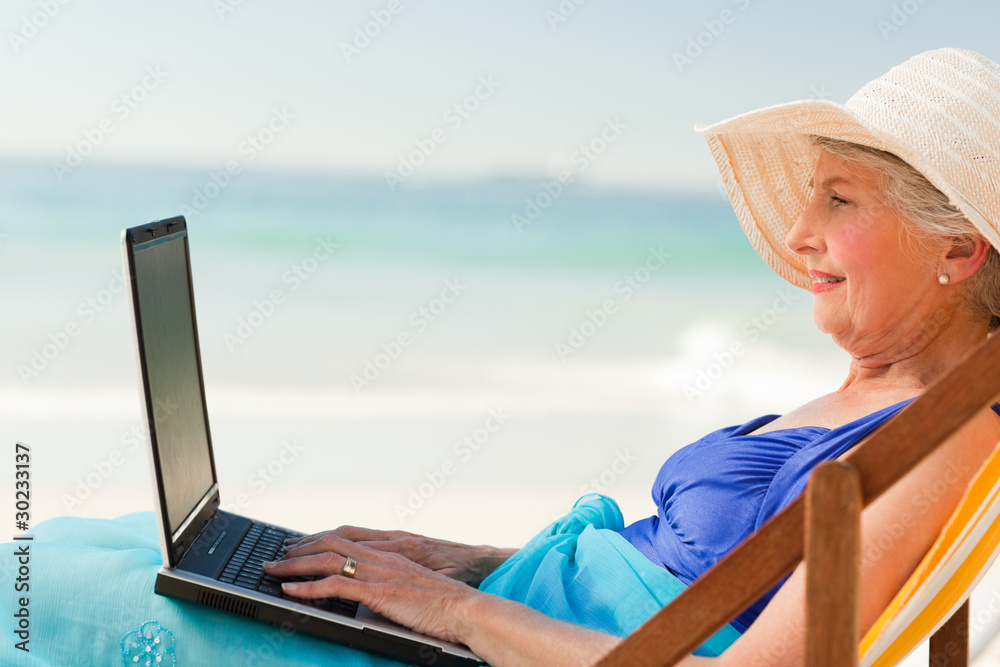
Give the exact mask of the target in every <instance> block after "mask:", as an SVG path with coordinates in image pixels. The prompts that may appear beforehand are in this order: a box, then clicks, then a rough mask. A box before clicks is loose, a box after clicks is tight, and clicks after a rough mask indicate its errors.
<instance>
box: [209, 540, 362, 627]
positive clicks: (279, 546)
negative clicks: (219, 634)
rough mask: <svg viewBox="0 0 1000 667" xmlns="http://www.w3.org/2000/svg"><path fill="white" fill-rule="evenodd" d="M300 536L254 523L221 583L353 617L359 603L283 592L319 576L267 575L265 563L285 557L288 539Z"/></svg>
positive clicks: (224, 572)
mask: <svg viewBox="0 0 1000 667" xmlns="http://www.w3.org/2000/svg"><path fill="white" fill-rule="evenodd" d="M300 536H301V533H286V532H285V531H283V530H279V529H277V528H274V527H273V526H268V525H267V524H264V523H260V522H257V521H255V522H254V523H253V525H251V526H250V530H249V531H247V534H246V536H245V537H244V538H243V541H242V542H241V543H240V546H239V547H237V549H236V551H235V552H234V553H233V557H232V558H230V559H229V563H227V564H226V567H225V569H224V570H223V571H222V574H221V575H219V581H221V582H224V583H227V584H234V585H236V586H240V587H242V588H249V589H250V590H253V591H259V592H261V593H264V594H266V595H273V596H275V597H279V598H282V599H285V600H295V601H296V602H301V603H302V604H307V605H310V606H313V607H317V608H319V609H323V610H325V611H332V612H334V613H336V614H342V615H344V616H350V617H354V616H355V615H356V614H357V613H358V603H357V602H353V601H351V600H343V599H341V598H319V599H306V598H296V597H292V596H290V595H286V594H285V593H283V592H282V590H281V584H282V582H285V581H315V580H316V579H319V577H284V578H280V579H279V578H278V577H272V576H271V575H269V574H265V573H264V566H263V565H262V563H264V562H266V561H272V560H277V559H278V558H281V557H282V556H283V555H284V554H285V538H286V537H300Z"/></svg>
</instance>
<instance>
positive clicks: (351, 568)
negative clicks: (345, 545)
mask: <svg viewBox="0 0 1000 667" xmlns="http://www.w3.org/2000/svg"><path fill="white" fill-rule="evenodd" d="M357 569H358V561H356V560H354V559H353V558H351V557H350V556H348V557H347V561H346V562H345V563H344V569H342V570H341V571H340V573H341V574H342V575H344V576H345V577H347V578H348V579H353V578H354V573H355V572H356V571H357Z"/></svg>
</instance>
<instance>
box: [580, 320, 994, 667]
mask: <svg viewBox="0 0 1000 667" xmlns="http://www.w3.org/2000/svg"><path fill="white" fill-rule="evenodd" d="M998 394H1000V335H996V336H992V337H991V338H990V339H989V340H988V341H986V342H985V343H984V344H983V345H981V346H980V347H979V348H978V349H976V350H974V351H973V352H972V353H971V354H969V355H968V356H967V357H966V358H965V359H964V360H963V361H962V363H960V364H959V365H958V367H957V368H955V369H954V370H952V371H951V372H950V373H948V374H947V375H946V376H945V377H943V378H941V379H940V380H939V381H938V382H936V383H935V384H934V385H933V386H931V387H930V388H928V389H927V391H925V392H924V394H923V395H921V396H920V397H919V398H917V399H916V400H915V401H913V402H912V403H911V404H910V405H909V406H907V407H906V408H904V409H903V410H902V411H900V413H899V414H898V415H896V416H895V417H894V418H893V419H891V420H889V421H888V422H886V423H885V424H883V425H882V426H881V427H880V428H878V429H877V430H876V431H875V432H873V433H872V434H871V435H869V436H868V437H867V438H865V439H864V440H863V441H862V442H861V443H859V444H858V445H856V446H855V447H854V448H853V449H852V450H851V451H850V452H849V453H848V454H847V455H846V456H845V457H843V458H842V459H838V460H837V461H828V462H826V463H823V464H822V465H820V466H818V467H817V468H816V469H815V470H814V471H813V473H812V475H811V476H810V480H809V485H808V487H807V489H806V492H805V493H804V494H803V496H802V497H800V498H798V499H797V500H796V501H794V502H793V503H792V504H791V505H789V506H788V507H786V508H785V509H784V510H783V511H782V512H780V513H779V514H778V515H776V516H775V517H773V518H772V519H771V520H770V521H768V522H767V523H766V524H765V525H764V526H763V527H762V528H761V529H760V530H759V531H757V532H756V533H754V534H753V535H751V536H750V537H749V538H747V539H746V540H745V541H744V542H743V543H742V544H741V545H740V546H739V547H737V548H736V549H734V550H733V551H732V552H731V553H730V554H729V555H727V556H726V557H725V558H723V559H722V560H721V561H719V562H718V563H717V564H716V565H715V566H714V567H713V568H712V569H710V570H709V571H708V572H706V573H705V574H704V575H703V576H702V577H701V578H699V579H698V580H696V581H695V582H694V583H693V584H692V585H691V586H690V587H689V588H688V589H687V590H685V591H684V592H683V593H682V594H681V595H679V596H678V597H677V598H676V599H675V600H674V601H673V602H671V603H670V604H669V605H667V606H666V607H664V608H663V609H662V610H661V611H660V612H659V613H657V614H656V615H655V616H654V617H653V618H651V619H650V620H649V621H647V622H646V623H645V624H644V625H643V626H642V627H640V628H639V629H638V630H636V631H635V632H634V633H633V634H632V635H630V636H629V637H627V638H626V639H625V640H624V641H622V642H621V643H620V644H619V645H618V646H617V647H616V648H615V649H614V650H613V651H612V652H611V653H609V654H608V655H607V656H605V657H604V658H603V659H602V660H601V661H600V662H599V663H598V665H599V667H647V666H648V667H669V666H671V665H674V664H676V663H677V662H678V661H679V660H681V659H682V658H684V657H685V656H686V655H688V654H689V653H690V652H691V651H693V650H694V649H696V648H697V647H698V646H700V645H701V644H702V643H703V642H704V641H705V640H706V639H708V638H709V637H710V636H711V635H712V634H713V633H715V632H716V631H717V630H718V629H719V628H721V627H722V626H724V625H725V624H726V623H728V622H729V620H730V619H732V618H734V617H736V616H737V615H738V614H739V613H740V612H742V611H743V610H744V609H746V608H747V607H748V606H750V604H752V603H753V602H754V601H755V600H757V599H758V598H759V597H760V596H761V595H763V594H764V593H765V592H766V591H767V590H769V589H770V588H771V587H772V586H774V585H775V584H776V583H777V582H778V581H780V580H781V579H782V578H783V577H784V576H785V575H786V574H788V573H789V572H791V571H792V570H793V569H794V568H795V567H796V566H797V565H798V563H799V562H800V561H801V560H802V558H803V556H804V555H805V556H806V558H807V562H808V563H809V567H808V568H807V582H806V638H805V641H806V664H807V665H809V667H834V666H836V667H840V666H844V667H847V666H851V667H854V666H856V665H859V664H863V665H865V666H868V665H873V666H878V667H883V666H886V665H894V664H897V663H898V662H899V661H900V660H902V659H903V658H904V657H905V656H906V655H907V654H908V653H909V652H910V651H911V650H913V649H914V648H915V647H916V646H917V645H919V644H920V643H921V642H922V641H923V640H924V639H926V638H927V637H928V636H929V635H931V633H934V634H933V636H932V637H931V642H930V652H931V655H930V664H931V665H932V667H957V666H958V665H967V664H968V609H969V606H968V597H969V595H970V593H971V591H972V589H973V588H974V587H975V585H976V583H978V581H979V580H980V579H981V578H982V576H983V574H984V573H985V572H986V570H987V569H988V568H989V565H990V564H991V563H992V562H993V560H994V558H995V557H996V555H997V551H998V543H1000V520H998V515H1000V449H998V450H995V451H994V452H993V454H992V455H991V456H990V457H989V458H988V460H987V461H986V462H985V463H984V465H983V467H982V468H981V469H980V470H979V471H978V473H977V475H976V476H975V478H974V479H973V481H972V483H971V484H970V486H969V488H968V489H967V490H966V493H965V495H964V497H963V499H962V500H961V501H960V502H959V505H958V507H957V508H956V509H955V511H954V512H953V514H952V516H951V518H950V519H949V521H948V522H947V523H946V525H945V528H944V529H943V530H942V532H941V534H940V536H939V537H938V539H937V540H936V541H935V543H934V545H933V546H932V547H931V549H930V550H929V551H928V553H927V554H926V555H925V557H924V559H923V560H922V561H921V563H920V565H919V566H918V567H917V569H916V570H915V571H914V572H913V574H912V575H911V576H910V578H909V579H908V580H907V582H906V583H905V584H904V585H903V588H902V589H901V590H900V591H899V593H898V594H897V595H896V597H895V598H894V599H893V600H892V602H891V603H890V604H889V606H888V607H887V608H886V610H885V611H884V612H883V613H882V615H881V616H880V617H879V619H878V620H877V621H876V622H875V624H874V625H873V627H872V628H871V629H870V630H869V632H868V633H867V634H866V635H865V637H864V638H863V639H861V638H860V636H859V632H858V568H857V565H856V563H857V562H858V559H859V548H860V512H861V510H862V509H863V507H864V506H865V505H868V504H869V503H871V502H872V501H874V500H875V499H876V498H877V497H878V496H879V495H881V494H882V493H883V492H884V491H885V490H887V489H888V488H889V487H890V486H892V485H893V484H894V483H895V482H896V481H897V480H899V479H900V478H901V477H902V476H903V475H905V474H906V473H907V472H908V471H910V470H911V469H912V468H913V467H914V466H915V465H917V464H918V463H919V462H920V461H921V460H923V458H924V457H925V456H927V455H928V454H930V453H931V452H932V451H934V449H935V448H936V447H937V446H938V445H940V444H941V443H942V442H944V441H945V440H946V439H947V438H948V437H949V436H951V435H952V434H953V433H955V432H956V431H957V430H958V429H959V428H960V427H961V426H962V425H963V424H965V423H966V422H967V421H968V420H970V419H971V418H972V417H974V416H975V415H976V414H977V413H979V412H980V411H981V410H984V409H990V406H991V405H992V404H993V403H994V402H995V401H996V400H997V398H998Z"/></svg>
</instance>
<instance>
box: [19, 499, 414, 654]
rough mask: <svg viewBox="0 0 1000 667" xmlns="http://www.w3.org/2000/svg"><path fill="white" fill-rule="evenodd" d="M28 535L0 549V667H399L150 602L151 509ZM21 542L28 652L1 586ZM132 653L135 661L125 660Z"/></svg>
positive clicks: (173, 603) (203, 611) (59, 522)
mask: <svg viewBox="0 0 1000 667" xmlns="http://www.w3.org/2000/svg"><path fill="white" fill-rule="evenodd" d="M30 534H31V535H33V536H34V538H35V539H34V540H33V541H32V542H18V543H14V544H12V543H5V544H0V582H2V588H3V590H2V592H0V665H17V666H19V667H21V666H23V667H70V666H73V665H81V666H83V665H86V666H88V667H89V666H91V665H100V666H101V667H121V666H122V665H130V666H132V665H145V664H146V662H145V656H152V658H151V661H150V664H151V665H154V666H157V665H164V666H167V667H174V666H176V667H195V666H198V667H200V666H202V665H206V666H207V665H211V666H212V667H225V666H227V665H234V666H236V665H239V666H240V667H254V666H260V665H272V664H281V665H303V666H304V665H337V666H338V667H340V666H343V667H355V666H357V667H376V666H378V667H380V666H383V665H399V664H401V663H399V662H395V661H391V660H385V659H382V658H378V657H375V656H372V655H369V654H367V653H363V652H361V651H354V650H351V649H348V648H344V647H342V646H338V645H336V644H331V643H329V642H326V641H323V640H321V639H316V638H314V637H310V636H308V635H304V634H302V633H297V634H292V632H291V630H290V629H286V630H282V629H281V628H273V627H271V626H269V625H266V624H264V623H260V622H257V621H251V620H249V619H243V618H240V617H238V616H233V615H231V614H224V613H221V612H217V611H213V610H211V609H207V608H205V607H201V606H198V605H196V604H191V603H187V602H180V601H177V600H172V599H170V598H166V597H163V596H161V595H156V594H155V593H153V584H154V581H155V579H156V572H157V570H158V569H159V568H160V564H161V559H160V543H159V538H158V536H157V528H156V517H155V516H154V515H153V513H152V512H141V513H136V514H128V515H125V516H122V517H119V518H117V519H114V520H107V519H81V518H74V517H58V518H55V519H50V520H48V521H43V522H42V523H39V524H38V525H37V526H35V527H34V528H33V530H32V531H31V533H30ZM24 544H29V545H30V547H29V552H30V561H29V567H30V581H29V583H30V586H31V590H30V591H29V592H28V593H27V594H26V595H27V596H28V598H29V600H30V601H29V603H28V609H29V613H30V619H31V620H30V623H31V625H30V632H31V635H30V638H31V639H30V643H29V644H28V647H29V648H30V652H29V653H25V652H23V651H20V650H18V649H16V648H15V647H14V645H15V642H16V641H19V640H17V638H16V636H15V635H14V634H13V632H14V630H15V624H16V620H17V619H15V618H14V616H13V615H14V613H16V612H17V610H18V605H17V599H16V598H17V597H19V596H20V595H21V594H20V593H19V594H17V596H15V594H14V592H13V590H12V588H13V587H12V584H11V583H9V582H12V581H14V578H15V577H16V576H17V569H18V563H17V559H16V557H15V556H14V552H15V551H16V550H17V548H18V547H20V546H22V545H24ZM157 639H159V640H160V641H159V642H157V641H156V640H157ZM146 646H149V647H150V651H145V648H146ZM276 654H277V655H280V656H281V659H280V660H278V659H275V658H274V656H275V655H276ZM156 655H160V656H161V661H160V662H156V660H155V656H156ZM135 656H140V657H141V661H139V662H133V661H132V660H131V658H132V657H135ZM172 660H173V661H172Z"/></svg>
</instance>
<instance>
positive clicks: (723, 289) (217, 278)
mask: <svg viewBox="0 0 1000 667" xmlns="http://www.w3.org/2000/svg"><path fill="white" fill-rule="evenodd" d="M0 177H2V179H3V183H4V184H5V187H4V188H2V190H0V234H2V235H3V236H2V237H0V284H2V286H3V287H2V289H3V305H4V309H3V312H4V315H5V323H4V326H3V328H2V333H0V336H2V339H0V349H2V350H3V357H2V359H3V364H2V373H0V399H2V400H0V411H2V412H0V419H2V422H0V423H2V424H3V432H4V436H5V440H6V441H7V442H13V441H14V440H19V441H22V442H25V443H27V444H29V445H30V446H31V447H32V452H33V459H32V461H33V463H32V465H33V468H32V470H33V489H34V492H35V494H34V496H33V510H34V517H33V520H35V521H39V520H42V519H44V518H47V517H49V516H55V515H59V514H74V515H85V516H108V517H113V516H117V515H119V514H122V513H125V512H127V511H135V510H138V509H151V508H152V494H151V487H150V474H149V467H148V460H147V458H146V451H145V442H144V438H143V434H142V429H141V426H140V425H141V417H140V412H139V399H138V384H137V375H136V367H135V361H134V354H133V348H132V341H131V328H130V324H129V316H128V307H127V302H126V297H125V294H124V292H123V291H122V282H121V259H120V249H119V235H120V232H121V230H122V229H123V228H125V227H128V226H133V225H136V224H141V223H143V222H146V221H148V220H152V219H157V218H162V217H168V216H171V215H176V214H178V213H179V212H183V213H186V214H187V217H188V224H189V233H190V244H191V253H192V263H193V268H192V272H193V276H194V284H195V295H196V303H197V310H198V325H199V333H200V340H201V349H202V357H203V364H204V374H205V382H206V386H207V393H208V403H209V415H210V418H211V429H212V435H213V441H214V446H215V451H216V457H217V467H218V470H219V476H220V484H221V490H222V497H223V502H224V504H227V503H228V504H230V506H232V507H235V508H237V509H241V510H243V511H246V512H248V513H251V514H255V515H257V516H260V517H261V518H265V519H272V520H276V521H285V522H287V519H288V517H289V516H296V517H297V519H296V520H297V523H296V526H295V527H296V528H300V529H303V530H320V529H324V528H329V527H333V526H336V525H340V524H342V523H360V524H366V525H377V526H380V527H385V528H402V529H406V530H413V531H417V532H432V533H435V534H442V535H444V536H448V537H452V538H454V539H464V540H467V541H482V542H494V543H505V544H516V543H517V542H519V541H523V540H525V539H527V537H530V535H531V534H533V532H534V531H536V530H537V529H539V528H541V527H542V526H544V525H545V524H546V523H548V522H549V521H550V520H551V519H552V518H553V517H554V516H556V515H558V514H561V513H562V512H563V511H564V510H565V509H566V508H568V507H569V505H571V504H572V502H573V501H574V500H575V499H576V498H577V497H578V496H579V495H581V493H583V492H586V491H600V492H604V493H607V494H608V495H611V496H612V497H615V498H616V499H618V500H619V501H620V503H621V504H622V507H623V509H624V510H625V513H626V518H627V519H628V520H634V519H639V518H641V517H643V516H645V515H647V514H649V513H651V512H652V511H653V506H652V503H651V500H650V499H649V489H650V486H651V484H652V480H653V478H654V476H655V475H656V472H657V471H658V469H659V467H660V465H661V464H662V463H663V461H664V460H665V459H666V457H667V456H669V454H670V453H671V452H673V451H674V450H676V449H677V448H678V447H680V446H682V445H684V444H686V443H687V442H690V441H691V440H694V439H696V438H697V437H699V436H700V435H703V434H704V433H706V432H708V431H711V430H715V429H717V428H721V427H723V426H727V425H730V424H733V423H739V422H743V421H746V420H747V419H750V418H752V417H755V416H758V415H760V414H764V413H780V412H784V411H786V410H788V409H791V408H793V407H795V406H796V405H798V404H800V403H802V402H804V401H805V400H808V399H809V398H812V397H815V396H818V395H820V394H822V393H825V392H828V391H831V390H833V389H835V388H836V387H837V386H838V385H839V383H840V381H841V380H842V375H843V374H844V373H845V372H846V368H847V366H846V364H847V359H846V356H844V355H843V354H842V353H841V352H840V351H839V350H838V349H837V348H836V347H834V346H833V345H832V343H830V341H828V340H827V339H826V338H825V337H824V336H822V335H820V334H818V333H817V332H816V331H815V330H814V329H813V326H812V323H811V314H810V313H811V296H810V295H809V294H808V293H805V292H803V291H801V290H797V289H794V288H790V287H788V286H786V285H785V284H784V282H783V281H782V280H781V279H779V278H778V277H777V276H775V275H774V274H773V273H772V272H771V271H770V269H768V268H767V267H766V266H765V265H764V264H763V262H762V261H761V260H760V259H759V258H758V257H757V255H756V253H755V252H754V251H753V249H752V248H751V247H750V245H749V243H748V242H747V240H746V238H745V236H744V235H743V232H742V231H741V230H740V228H739V225H738V223H737V221H736V218H735V216H734V214H733V213H732V211H731V209H730V207H729V205H728V202H726V201H725V200H723V199H722V198H721V197H720V196H718V195H715V194H712V193H709V194H683V193H677V194H663V193H648V192H629V191H597V190H591V189H586V188H584V187H582V186H578V187H576V188H573V187H572V186H570V187H567V188H566V189H565V190H564V191H562V192H558V193H557V196H553V195H552V194H551V186H550V189H549V190H546V188H545V183H544V181H541V180H539V181H532V180H506V181H504V180H497V181H492V182H476V183H448V184H439V185H435V186H426V187H422V188H402V189H399V190H397V191H395V192H390V191H389V190H388V188H387V187H386V185H385V183H384V182H383V181H381V180H380V179H363V178H357V177H345V176H335V175H321V174H288V173H244V174H240V175H239V176H236V177H234V178H232V179H231V181H230V182H229V183H224V179H220V178H219V177H218V176H217V175H216V177H215V180H213V175H212V173H211V172H210V171H208V170H182V169H165V168H122V167H84V168H81V169H79V170H77V171H76V172H74V173H72V174H69V175H68V176H67V177H66V178H65V179H64V181H62V182H59V181H58V180H57V179H56V178H55V177H54V176H53V174H52V171H51V169H50V168H49V166H48V165H45V164H6V165H2V166H0ZM220 182H223V184H224V185H225V187H216V186H217V185H218V184H219V183H220ZM213 184H214V185H213ZM533 206H534V208H532V207H533ZM516 216H520V217H516ZM734 346H735V347H734ZM292 513H294V514H292Z"/></svg>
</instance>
